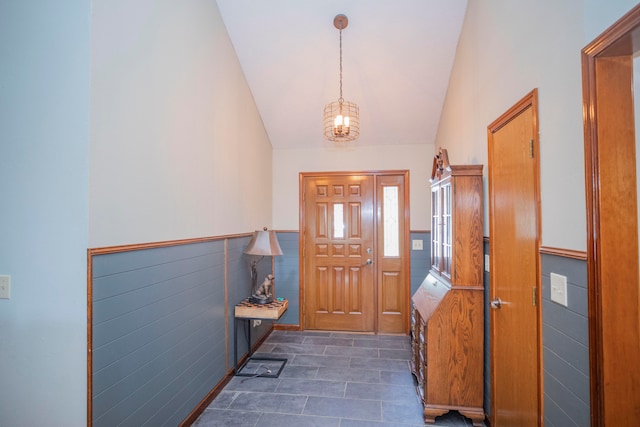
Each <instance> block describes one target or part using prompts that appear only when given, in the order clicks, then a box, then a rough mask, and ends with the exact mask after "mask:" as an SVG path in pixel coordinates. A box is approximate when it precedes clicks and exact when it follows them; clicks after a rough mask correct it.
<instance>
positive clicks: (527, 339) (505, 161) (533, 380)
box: [488, 91, 541, 427]
mask: <svg viewBox="0 0 640 427" xmlns="http://www.w3.org/2000/svg"><path fill="white" fill-rule="evenodd" d="M536 112H537V92H536V91H533V92H531V93H530V94H529V95H527V96H526V97H525V98H524V99H523V100H521V101H520V102H519V103H518V104H516V105H515V106H514V107H513V108H512V109H510V110H509V111H508V112H507V113H505V114H504V115H503V116H502V117H500V118H499V119H498V120H496V121H495V122H494V123H493V124H491V125H490V126H489V135H488V139H489V221H490V253H491V263H490V271H491V285H490V296H491V300H492V304H491V307H492V310H491V408H492V410H491V418H492V423H491V425H492V426H494V427H504V426H519V427H527V426H537V425H539V423H540V420H541V413H540V412H541V409H540V383H539V379H540V347H539V346H540V324H539V319H540V309H539V305H538V304H537V301H540V297H539V296H540V287H539V284H538V277H539V274H538V271H539V255H538V250H539V220H538V218H539V211H538V200H539V196H538V194H539V192H538V176H539V173H538V161H537V157H538V154H537V149H536V146H537V129H536V123H537V120H536Z"/></svg>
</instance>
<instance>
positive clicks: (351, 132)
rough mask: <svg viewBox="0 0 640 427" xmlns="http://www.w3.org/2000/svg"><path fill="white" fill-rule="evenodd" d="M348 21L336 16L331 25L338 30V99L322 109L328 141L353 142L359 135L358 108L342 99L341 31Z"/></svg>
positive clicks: (341, 16) (344, 17)
mask: <svg viewBox="0 0 640 427" xmlns="http://www.w3.org/2000/svg"><path fill="white" fill-rule="evenodd" d="M348 24H349V19H347V17H346V16H345V15H342V14H340V15H336V17H335V18H333V25H334V27H336V28H337V29H338V30H340V98H338V101H337V102H332V103H330V104H327V105H326V106H325V107H324V136H325V138H327V139H328V140H329V141H337V142H347V141H353V140H355V139H357V138H358V136H359V135H360V111H359V109H358V106H357V105H356V104H355V103H353V102H349V101H345V100H344V98H342V30H343V29H345V28H347V25H348Z"/></svg>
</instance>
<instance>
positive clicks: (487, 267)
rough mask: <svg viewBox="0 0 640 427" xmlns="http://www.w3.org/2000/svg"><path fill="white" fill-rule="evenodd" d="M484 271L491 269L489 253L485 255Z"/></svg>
mask: <svg viewBox="0 0 640 427" xmlns="http://www.w3.org/2000/svg"><path fill="white" fill-rule="evenodd" d="M484 271H486V272H488V271H489V255H487V254H485V255H484Z"/></svg>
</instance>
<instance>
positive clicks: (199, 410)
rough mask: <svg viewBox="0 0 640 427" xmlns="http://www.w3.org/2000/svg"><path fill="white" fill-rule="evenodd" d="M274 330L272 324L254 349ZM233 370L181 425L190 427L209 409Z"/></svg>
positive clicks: (230, 371) (245, 356)
mask: <svg viewBox="0 0 640 427" xmlns="http://www.w3.org/2000/svg"><path fill="white" fill-rule="evenodd" d="M273 330H274V325H272V326H271V329H269V330H268V331H267V333H265V334H264V335H263V336H262V338H260V339H259V340H258V341H256V343H255V344H254V345H252V346H251V348H252V350H253V351H256V350H257V349H258V348H259V347H260V346H261V345H262V344H263V343H264V342H265V340H266V339H267V338H268V337H269V335H271V332H273ZM246 359H247V354H245V355H244V356H242V358H241V359H240V361H239V362H238V365H239V366H241V365H242V363H244V362H245V360H246ZM233 370H234V369H233V367H232V368H231V369H228V370H227V374H226V375H225V376H224V378H222V379H221V380H220V381H219V382H218V384H216V385H215V387H214V388H213V389H211V391H210V392H209V393H207V395H206V396H205V397H204V399H202V400H201V401H200V403H198V405H197V406H196V407H195V408H194V409H193V411H191V413H190V414H189V415H187V417H186V418H185V419H184V420H182V422H181V423H180V424H179V427H189V426H190V425H192V424H193V423H194V422H196V420H197V419H198V417H199V416H200V415H201V414H202V413H203V412H204V410H205V409H207V407H208V406H209V404H210V403H211V402H213V399H215V398H216V396H218V394H220V392H221V391H222V390H223V389H224V387H225V386H226V385H227V383H229V381H231V379H232V378H233Z"/></svg>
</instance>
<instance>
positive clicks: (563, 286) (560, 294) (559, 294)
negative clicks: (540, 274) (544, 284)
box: [550, 273, 569, 307]
mask: <svg viewBox="0 0 640 427" xmlns="http://www.w3.org/2000/svg"><path fill="white" fill-rule="evenodd" d="M550 282H551V301H553V302H556V303H558V304H560V305H563V306H565V307H567V306H568V305H569V303H568V299H567V276H563V275H561V274H556V273H551V274H550Z"/></svg>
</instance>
